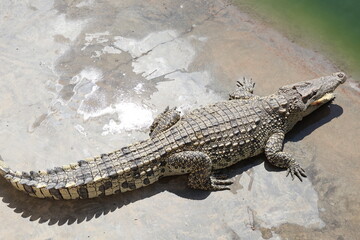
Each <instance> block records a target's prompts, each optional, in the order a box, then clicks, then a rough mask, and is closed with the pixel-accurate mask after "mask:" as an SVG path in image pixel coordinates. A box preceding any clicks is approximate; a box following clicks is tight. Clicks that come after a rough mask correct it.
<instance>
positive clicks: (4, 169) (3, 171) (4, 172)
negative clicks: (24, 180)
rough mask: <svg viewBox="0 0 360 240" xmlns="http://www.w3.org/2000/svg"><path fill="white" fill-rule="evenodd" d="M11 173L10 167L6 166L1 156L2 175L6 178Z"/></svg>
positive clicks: (0, 172)
mask: <svg viewBox="0 0 360 240" xmlns="http://www.w3.org/2000/svg"><path fill="white" fill-rule="evenodd" d="M9 172H10V169H9V167H8V166H6V164H5V162H4V160H3V159H2V157H1V156H0V175H1V176H3V177H5V176H6V175H7V174H8V173H9Z"/></svg>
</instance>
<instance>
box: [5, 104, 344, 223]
mask: <svg viewBox="0 0 360 240" xmlns="http://www.w3.org/2000/svg"><path fill="white" fill-rule="evenodd" d="M342 113H343V110H342V108H341V107H340V106H338V105H334V104H330V105H326V106H323V107H321V108H320V109H319V110H318V111H317V112H316V114H312V115H311V116H310V117H307V118H305V119H304V120H303V121H302V122H301V123H299V124H298V125H297V126H296V127H295V128H294V130H292V131H291V132H290V133H289V135H288V141H294V142H297V141H300V140H301V139H303V138H304V137H305V136H307V135H309V134H310V133H312V132H313V131H314V130H315V129H316V128H318V127H320V126H322V125H324V124H326V123H328V122H330V121H331V120H332V119H333V118H336V117H339V116H340V115H341V114H342ZM264 159H265V156H264V155H263V154H262V155H260V156H257V157H255V158H250V159H247V160H245V161H242V162H239V163H238V164H235V165H234V166H233V167H231V168H228V169H223V170H222V171H221V172H222V173H225V174H227V175H228V176H229V177H230V178H233V177H235V176H238V175H240V174H242V173H244V172H246V171H247V170H249V169H251V168H252V167H254V166H257V165H259V164H261V163H262V162H263V160H264ZM264 167H265V168H266V170H267V171H274V172H278V171H283V169H280V168H276V167H274V166H272V165H270V164H269V163H268V162H266V161H265V164H264ZM186 181H187V180H186V176H176V177H167V178H163V179H161V180H160V181H159V182H157V183H155V184H153V185H150V186H148V187H146V188H142V189H139V190H135V191H133V192H127V193H122V194H117V195H112V196H107V197H99V198H95V199H86V200H68V201H54V200H50V199H37V198H32V197H29V196H27V195H25V194H23V193H22V192H19V191H16V190H15V189H14V188H13V187H12V186H11V185H10V184H8V183H7V182H6V181H5V180H4V179H2V180H1V181H0V197H1V198H2V201H3V202H4V203H6V204H7V205H8V207H10V208H12V209H14V212H16V213H18V214H21V216H22V217H23V218H29V219H30V221H39V223H47V222H48V224H49V225H54V224H58V225H59V226H60V225H64V224H68V225H71V224H74V223H78V224H79V223H81V222H83V221H90V220H91V219H93V218H98V217H100V216H101V215H106V214H108V213H110V212H113V211H115V210H116V209H118V208H121V207H123V206H126V205H128V204H130V203H134V202H136V201H138V200H141V199H145V198H149V197H152V196H153V195H155V194H159V193H161V192H164V191H169V192H172V193H174V194H176V195H178V196H180V197H183V198H187V199H192V200H202V199H205V198H207V197H208V196H209V195H210V194H211V192H207V191H199V190H192V189H189V188H188V187H187V186H186ZM235 184H236V183H235Z"/></svg>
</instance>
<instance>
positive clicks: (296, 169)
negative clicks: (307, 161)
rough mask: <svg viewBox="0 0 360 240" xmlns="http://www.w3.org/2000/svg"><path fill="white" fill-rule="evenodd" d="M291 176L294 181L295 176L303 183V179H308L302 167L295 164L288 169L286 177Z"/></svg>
mask: <svg viewBox="0 0 360 240" xmlns="http://www.w3.org/2000/svg"><path fill="white" fill-rule="evenodd" d="M289 175H291V178H292V180H294V175H295V176H296V177H297V178H298V179H299V180H300V181H301V182H302V181H303V180H302V178H303V177H305V178H306V177H307V176H306V174H305V170H304V169H303V168H302V167H300V165H299V164H298V163H294V164H292V165H290V166H289V167H288V169H287V174H286V177H287V176H289Z"/></svg>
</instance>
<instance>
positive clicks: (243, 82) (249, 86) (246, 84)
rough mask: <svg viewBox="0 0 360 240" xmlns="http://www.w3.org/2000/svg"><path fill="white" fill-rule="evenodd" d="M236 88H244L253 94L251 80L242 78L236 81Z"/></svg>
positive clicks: (253, 84)
mask: <svg viewBox="0 0 360 240" xmlns="http://www.w3.org/2000/svg"><path fill="white" fill-rule="evenodd" d="M236 86H237V87H239V88H244V89H246V90H247V91H249V92H250V93H253V91H254V88H255V83H254V82H253V81H252V79H251V78H250V79H249V78H245V77H244V78H243V79H242V80H239V81H236Z"/></svg>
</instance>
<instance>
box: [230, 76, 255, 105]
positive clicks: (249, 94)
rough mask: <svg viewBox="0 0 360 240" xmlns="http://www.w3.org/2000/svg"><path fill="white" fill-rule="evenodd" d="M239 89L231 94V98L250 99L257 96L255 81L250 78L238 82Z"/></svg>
mask: <svg viewBox="0 0 360 240" xmlns="http://www.w3.org/2000/svg"><path fill="white" fill-rule="evenodd" d="M236 86H237V89H236V90H235V91H234V92H232V93H230V94H229V100H234V99H250V98H254V97H257V96H256V95H254V94H253V93H254V87H255V83H254V82H253V81H252V79H251V78H250V79H249V78H243V79H242V80H239V81H237V82H236Z"/></svg>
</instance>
